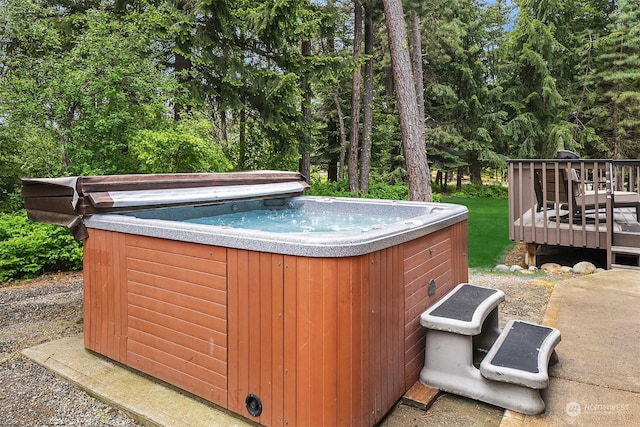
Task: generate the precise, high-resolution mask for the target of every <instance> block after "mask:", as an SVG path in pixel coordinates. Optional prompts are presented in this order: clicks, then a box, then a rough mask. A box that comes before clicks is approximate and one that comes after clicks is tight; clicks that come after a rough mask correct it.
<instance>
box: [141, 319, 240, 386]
mask: <svg viewBox="0 0 640 427" xmlns="http://www.w3.org/2000/svg"><path fill="white" fill-rule="evenodd" d="M129 334H130V335H129V339H130V341H131V343H132V345H131V346H130V348H131V351H132V352H134V353H136V350H135V349H136V348H138V346H144V347H147V350H146V351H147V352H146V353H141V354H144V355H145V356H148V357H150V358H151V359H154V360H160V358H162V359H163V360H165V362H164V364H165V365H166V366H170V367H172V368H174V369H176V370H181V371H182V372H184V373H187V374H190V375H193V376H197V377H198V378H202V379H206V381H207V382H210V383H211V384H213V385H215V386H216V387H218V388H221V389H225V388H226V386H227V364H226V363H225V362H224V361H221V360H219V359H216V358H215V357H212V356H210V355H209V354H207V353H208V352H207V351H206V350H205V352H200V351H197V350H194V349H192V348H188V347H185V346H182V345H180V344H177V343H175V342H173V340H172V339H171V338H172V337H171V336H167V337H166V338H162V337H159V336H157V335H152V334H148V333H145V332H142V331H139V330H135V329H132V330H130V331H129ZM185 361H188V363H185Z"/></svg>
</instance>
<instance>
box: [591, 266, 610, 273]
mask: <svg viewBox="0 0 640 427" xmlns="http://www.w3.org/2000/svg"><path fill="white" fill-rule="evenodd" d="M603 271H607V270H605V269H604V268H601V267H598V268H596V271H594V273H602V272H603Z"/></svg>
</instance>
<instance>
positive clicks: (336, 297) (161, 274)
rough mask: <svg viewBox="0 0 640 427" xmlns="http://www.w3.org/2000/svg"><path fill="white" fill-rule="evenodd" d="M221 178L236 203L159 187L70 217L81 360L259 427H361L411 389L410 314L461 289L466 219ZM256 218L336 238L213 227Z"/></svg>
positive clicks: (413, 341) (415, 323)
mask: <svg viewBox="0 0 640 427" xmlns="http://www.w3.org/2000/svg"><path fill="white" fill-rule="evenodd" d="M226 175H232V174H226ZM276 175H277V174H276ZM277 176H280V175H277ZM235 177H238V178H235ZM253 177H255V175H254V176H253ZM131 179H133V178H131ZM234 179H235V181H233V183H234V184H233V185H240V186H244V190H246V192H245V193H242V191H240V192H238V191H233V192H232V193H233V197H232V196H227V197H218V196H213V199H215V200H211V198H212V197H209V196H208V197H203V199H207V200H198V197H193V195H189V194H187V193H189V191H190V190H188V189H186V190H185V189H184V188H182V189H181V188H175V187H174V188H172V189H170V190H169V192H170V193H171V194H173V195H171V196H169V199H174V198H180V197H182V200H180V201H176V203H174V204H171V203H167V200H166V197H164V199H163V200H164V201H161V202H158V201H157V200H158V197H156V196H158V195H159V194H162V195H163V196H167V192H166V191H159V192H156V193H154V195H153V197H151V196H150V199H154V198H155V199H154V200H156V202H149V200H147V199H145V197H146V196H148V195H149V194H150V193H149V192H148V190H147V189H145V190H144V191H146V193H144V194H143V193H138V195H137V196H138V197H137V199H136V196H135V195H134V196H133V197H129V200H133V201H134V202H125V201H124V200H125V199H126V197H124V196H123V194H124V193H122V194H116V193H117V191H112V192H109V191H107V193H110V194H109V197H107V199H109V200H110V201H109V202H108V203H107V204H108V205H110V206H109V207H108V208H104V207H103V208H102V209H103V210H102V211H100V209H97V210H96V211H94V213H92V214H89V215H86V216H85V217H83V218H82V222H83V224H84V226H85V227H86V233H84V234H85V235H88V238H86V240H85V247H84V254H85V258H84V287H85V293H84V331H85V346H86V347H87V348H88V349H90V350H92V351H95V352H98V353H100V354H102V355H105V356H107V357H109V358H112V359H114V360H117V361H118V362H121V363H123V364H125V365H127V366H130V367H132V368H135V369H137V370H140V371H142V372H144V373H147V374H149V375H151V376H154V377H156V378H159V379H161V380H163V381H166V382H168V383H170V384H172V385H175V386H177V387H179V388H182V389H184V390H186V391H188V392H191V393H193V394H195V395H197V396H200V397H202V398H205V399H207V400H208V401H210V402H213V403H215V404H216V405H220V406H222V407H224V408H227V409H228V410H230V411H232V412H234V413H237V414H239V415H241V416H243V417H246V418H249V419H251V420H253V421H255V422H258V423H260V424H262V425H267V426H273V425H365V426H370V425H374V424H375V423H377V422H378V421H379V420H380V419H381V418H382V417H383V416H384V415H385V414H386V412H387V411H388V410H389V409H391V408H392V406H393V405H394V404H395V403H396V402H397V400H398V399H399V398H400V397H401V396H402V395H403V394H404V393H405V392H406V391H407V390H408V389H409V388H410V387H411V386H412V385H413V384H415V382H416V381H417V380H418V378H419V373H420V369H421V368H422V365H423V363H424V348H425V343H424V336H425V334H424V331H423V330H422V328H421V327H420V324H419V317H420V314H421V313H422V312H423V311H424V310H426V308H428V307H429V306H430V305H431V304H432V303H434V302H435V301H436V300H438V299H439V298H440V297H441V296H443V295H444V294H446V293H447V292H448V291H449V290H451V289H453V288H454V287H455V286H456V285H457V284H458V283H461V282H465V281H467V279H468V277H467V276H468V273H467V271H468V270H467V254H466V251H467V230H466V219H467V210H466V208H464V207H462V206H458V205H450V204H440V203H418V202H400V201H383V200H371V199H343V198H324V197H310V196H302V195H300V194H301V193H302V191H303V190H304V187H305V185H304V184H302V183H301V182H302V181H301V177H299V178H297V179H298V180H299V181H300V182H299V185H300V186H301V187H302V188H301V189H298V190H294V189H293V188H290V187H287V188H286V189H285V188H284V187H286V186H291V185H293V184H292V183H295V182H296V179H293V178H292V179H287V180H285V181H286V182H287V184H286V185H285V186H281V185H280V184H282V182H277V183H276V184H278V185H276V186H275V187H277V188H279V189H277V188H274V187H273V184H274V182H273V180H271V181H269V180H265V182H261V183H258V184H254V183H251V184H246V175H235V176H234ZM165 181H170V177H169V178H167V179H166V180H165ZM267 181H269V182H267ZM40 182H41V181H40ZM32 184H34V185H35V183H32ZM47 184H48V185H51V183H47ZM106 185H107V184H105V186H106ZM229 185H230V184H229V183H226V184H225V185H221V186H220V187H226V188H218V191H217V192H216V193H217V194H218V195H219V194H221V192H224V191H227V190H228V189H229ZM250 185H258V186H262V185H264V186H267V187H268V186H271V189H270V190H269V189H266V187H265V188H263V187H260V188H262V189H263V190H264V191H262V192H257V193H256V191H255V190H256V189H252V190H248V189H247V188H246V186H250ZM75 186H76V189H75V190H74V194H75V196H73V197H72V198H74V197H75V198H77V197H79V198H83V197H88V196H87V194H88V193H89V192H87V191H86V189H84V188H81V190H80V191H78V184H77V182H76V183H75ZM25 187H27V186H25ZM81 187H82V185H81ZM87 188H90V185H89V184H87ZM113 188H119V187H117V186H116V187H113ZM190 188H191V187H190ZM195 188H200V190H199V191H196V193H198V192H199V193H201V194H205V193H207V191H209V190H211V189H212V188H213V187H212V186H203V187H197V186H196V187H195ZM105 189H106V187H102V188H101V190H102V191H101V192H102V193H104V192H105V191H104V190H105ZM157 190H166V189H162V188H160V189H157ZM235 190H243V189H242V188H240V187H238V188H236V189H235ZM153 191H156V190H152V192H153ZM28 193H29V191H26V192H25V197H27V195H28ZM31 193H32V194H36V193H37V194H40V195H39V196H38V197H42V194H41V193H42V191H40V192H38V191H34V190H33V188H32V191H31ZM178 193H179V194H181V196H177V194H178ZM238 194H243V195H242V196H241V197H237V196H238ZM145 195H146V196H145ZM68 196H69V194H66V196H65V197H68ZM102 196H104V194H102ZM120 196H123V197H120ZM129 196H131V195H129ZM38 197H35V196H34V200H35V199H37V198H38ZM93 199H96V200H97V199H101V200H103V201H104V197H98V196H97V192H96V193H94V194H93ZM141 199H145V201H144V202H141ZM160 199H162V197H161V198H160ZM185 199H188V200H186V201H185ZM135 200H137V202H136V201H135ZM34 203H35V202H34ZM87 205H89V204H87ZM141 205H142V206H141ZM32 207H33V206H32ZM94 208H95V205H94ZM37 211H42V209H34V212H37ZM262 211H264V212H268V213H276V214H281V213H283V212H285V211H286V212H288V213H287V214H286V215H289V213H290V212H291V211H293V212H294V214H295V215H297V214H301V215H303V216H304V218H305V219H304V221H311V222H313V221H314V220H313V219H311V220H309V219H307V217H306V215H307V214H311V215H312V217H313V215H315V213H318V212H320V213H322V216H325V217H329V218H335V222H336V223H340V224H342V225H340V227H338V228H337V229H335V230H327V229H326V228H322V227H320V228H319V229H316V230H315V231H314V230H312V229H307V228H305V227H306V226H303V227H302V228H297V225H300V224H296V227H294V226H291V227H290V226H288V225H287V226H285V227H284V230H280V231H279V232H276V231H272V230H271V229H269V228H268V227H267V229H263V227H262V226H259V227H257V226H254V225H246V224H242V225H241V228H238V227H235V226H232V225H233V221H231V223H230V224H231V225H228V224H227V223H225V222H221V223H218V222H216V221H218V220H219V219H221V218H224V217H226V216H228V217H230V218H235V220H236V221H240V222H243V221H244V220H242V219H238V218H243V215H244V214H245V213H247V214H252V213H256V212H262ZM35 216H38V215H37V214H36V215H35ZM41 216H42V215H41ZM365 217H366V221H372V222H365V223H364V224H360V223H358V224H356V225H353V224H352V222H353V221H355V220H359V219H362V218H365ZM354 218H355V219H354ZM372 218H374V219H372ZM376 218H377V219H376ZM49 219H50V218H49ZM212 221H213V222H214V223H216V224H217V225H210V224H209V225H208V224H203V223H202V222H209V223H211V222H212ZM295 221H298V222H302V221H303V220H301V219H300V218H299V217H297V216H296V219H295ZM59 222H60V221H59ZM331 222H332V221H329V223H331ZM236 225H237V222H236ZM341 227H342V228H341ZM354 227H355V228H354ZM290 230H291V231H290ZM80 234H82V233H80Z"/></svg>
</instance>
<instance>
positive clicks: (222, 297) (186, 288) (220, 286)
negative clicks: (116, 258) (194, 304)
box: [127, 270, 227, 307]
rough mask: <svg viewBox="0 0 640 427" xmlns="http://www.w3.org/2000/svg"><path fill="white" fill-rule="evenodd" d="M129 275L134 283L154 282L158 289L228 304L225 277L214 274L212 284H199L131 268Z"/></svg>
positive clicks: (224, 304)
mask: <svg viewBox="0 0 640 427" xmlns="http://www.w3.org/2000/svg"><path fill="white" fill-rule="evenodd" d="M127 277H128V278H129V281H130V282H133V283H153V284H154V286H155V287H156V288H158V289H164V290H167V291H171V292H179V293H180V294H183V295H188V296H191V297H194V298H199V299H203V300H207V301H210V302H212V303H215V304H219V305H222V306H225V307H226V305H227V292H226V286H227V285H226V281H227V280H226V278H225V277H219V276H212V280H211V282H210V283H211V286H199V285H196V284H194V283H189V282H185V281H183V280H178V279H173V278H170V277H164V276H158V275H157V274H152V273H144V272H141V271H135V270H129V271H128V272H127Z"/></svg>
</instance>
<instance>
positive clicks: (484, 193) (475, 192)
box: [449, 184, 509, 199]
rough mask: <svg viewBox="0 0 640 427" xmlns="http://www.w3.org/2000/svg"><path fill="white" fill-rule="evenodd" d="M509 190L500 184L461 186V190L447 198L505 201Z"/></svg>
mask: <svg viewBox="0 0 640 427" xmlns="http://www.w3.org/2000/svg"><path fill="white" fill-rule="evenodd" d="M508 193H509V189H508V188H507V187H506V186H504V185H501V184H491V185H478V184H465V185H463V186H462V190H461V191H458V192H455V193H453V194H451V195H450V196H449V197H462V198H470V199H476V198H484V199H506V198H507V197H508Z"/></svg>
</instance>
